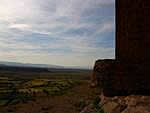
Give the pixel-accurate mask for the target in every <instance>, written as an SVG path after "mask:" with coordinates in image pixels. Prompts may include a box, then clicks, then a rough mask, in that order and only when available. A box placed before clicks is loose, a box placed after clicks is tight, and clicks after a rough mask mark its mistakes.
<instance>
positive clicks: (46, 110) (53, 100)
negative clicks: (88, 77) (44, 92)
mask: <svg viewBox="0 0 150 113" xmlns="http://www.w3.org/2000/svg"><path fill="white" fill-rule="evenodd" d="M89 84H90V83H89V82H83V83H81V84H80V85H79V86H75V87H74V88H72V89H71V90H69V91H68V92H66V93H65V94H63V95H60V96H54V97H41V98H37V99H36V101H35V102H34V101H31V102H28V103H26V104H18V105H16V106H8V108H7V111H5V112H3V113H8V112H11V113H78V112H80V111H81V110H82V109H83V107H84V106H86V105H88V104H89V103H91V102H92V101H93V99H94V98H95V97H96V96H97V95H99V93H100V91H99V90H97V89H95V88H90V87H89Z"/></svg>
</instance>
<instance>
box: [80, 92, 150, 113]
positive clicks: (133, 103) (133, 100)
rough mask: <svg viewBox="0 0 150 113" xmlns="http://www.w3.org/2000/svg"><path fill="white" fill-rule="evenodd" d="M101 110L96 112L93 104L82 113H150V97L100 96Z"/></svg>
mask: <svg viewBox="0 0 150 113" xmlns="http://www.w3.org/2000/svg"><path fill="white" fill-rule="evenodd" d="M99 98H100V100H101V101H100V103H99V106H101V109H102V111H103V112H99V111H97V110H95V109H94V108H93V106H92V104H90V105H88V106H87V107H85V108H84V109H83V110H82V111H81V112H80V113H150V96H135V95H130V96H114V97H106V96H104V95H103V94H102V95H100V97H99Z"/></svg>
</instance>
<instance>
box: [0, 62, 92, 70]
mask: <svg viewBox="0 0 150 113" xmlns="http://www.w3.org/2000/svg"><path fill="white" fill-rule="evenodd" d="M0 66H17V67H39V68H57V69H65V68H68V69H89V68H88V67H87V68H86V67H80V66H71V67H69V66H59V65H51V64H30V63H18V62H6V61H0Z"/></svg>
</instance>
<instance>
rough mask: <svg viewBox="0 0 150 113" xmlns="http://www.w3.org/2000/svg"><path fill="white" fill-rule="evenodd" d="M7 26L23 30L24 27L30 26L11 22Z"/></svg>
mask: <svg viewBox="0 0 150 113" xmlns="http://www.w3.org/2000/svg"><path fill="white" fill-rule="evenodd" d="M9 28H15V29H20V30H24V29H31V26H30V25H28V24H12V25H10V26H9Z"/></svg>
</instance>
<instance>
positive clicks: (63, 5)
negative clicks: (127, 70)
mask: <svg viewBox="0 0 150 113" xmlns="http://www.w3.org/2000/svg"><path fill="white" fill-rule="evenodd" d="M109 4H114V0H84V1H82V0H1V3H0V26H1V27H0V59H5V60H15V61H22V62H34V63H36V62H38V63H42V62H43V63H52V64H53V63H54V64H56V63H57V64H61V65H77V64H79V65H92V62H93V61H94V60H96V59H98V58H104V57H105V58H112V57H113V56H114V54H113V52H114V48H107V49H106V48H103V47H101V46H98V47H96V46H93V45H92V46H91V44H93V42H95V41H97V40H96V38H95V35H101V33H105V32H106V33H107V32H108V31H112V30H113V29H114V22H113V21H110V20H106V21H105V22H104V23H102V24H97V23H95V22H94V21H92V22H88V19H89V18H88V17H84V15H83V14H84V13H85V11H86V10H93V8H98V7H101V6H104V5H109ZM108 8H109V7H108ZM95 16H99V15H95ZM92 18H93V19H94V18H95V17H92ZM106 18H107V17H106ZM103 19H105V18H103ZM100 21H101V20H100ZM83 29H88V30H89V31H92V30H93V33H91V34H90V33H89V32H88V31H85V32H84V31H83V34H82V35H80V34H78V33H77V34H76V35H74V34H71V35H70V36H67V35H68V34H66V32H69V31H71V30H78V31H80V30H83ZM34 34H36V36H35V37H34ZM37 35H40V38H42V39H40V40H41V42H42V41H43V40H47V41H43V43H44V44H43V43H41V44H39V43H37V42H36V40H32V38H33V37H34V38H37V40H39V39H38V38H39V37H38V36H37ZM32 36H33V37H32ZM29 39H31V41H30V40H29ZM49 39H52V40H49ZM64 48H66V49H70V50H71V52H69V53H63V52H60V51H61V50H62V49H64ZM4 49H9V50H10V51H11V52H10V51H9V53H8V52H7V51H4ZM12 49H14V50H12ZM23 49H27V50H31V49H34V50H36V51H24V50H23ZM40 49H42V50H44V49H49V50H50V51H49V52H47V51H38V50H40ZM51 49H59V50H60V51H59V52H60V53H58V51H56V52H52V53H50V52H51ZM37 51H38V52H37ZM62 51H63V50H62ZM108 52H109V53H108ZM44 59H45V60H44ZM50 59H51V60H50ZM56 59H57V60H56ZM58 59H59V60H58Z"/></svg>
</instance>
